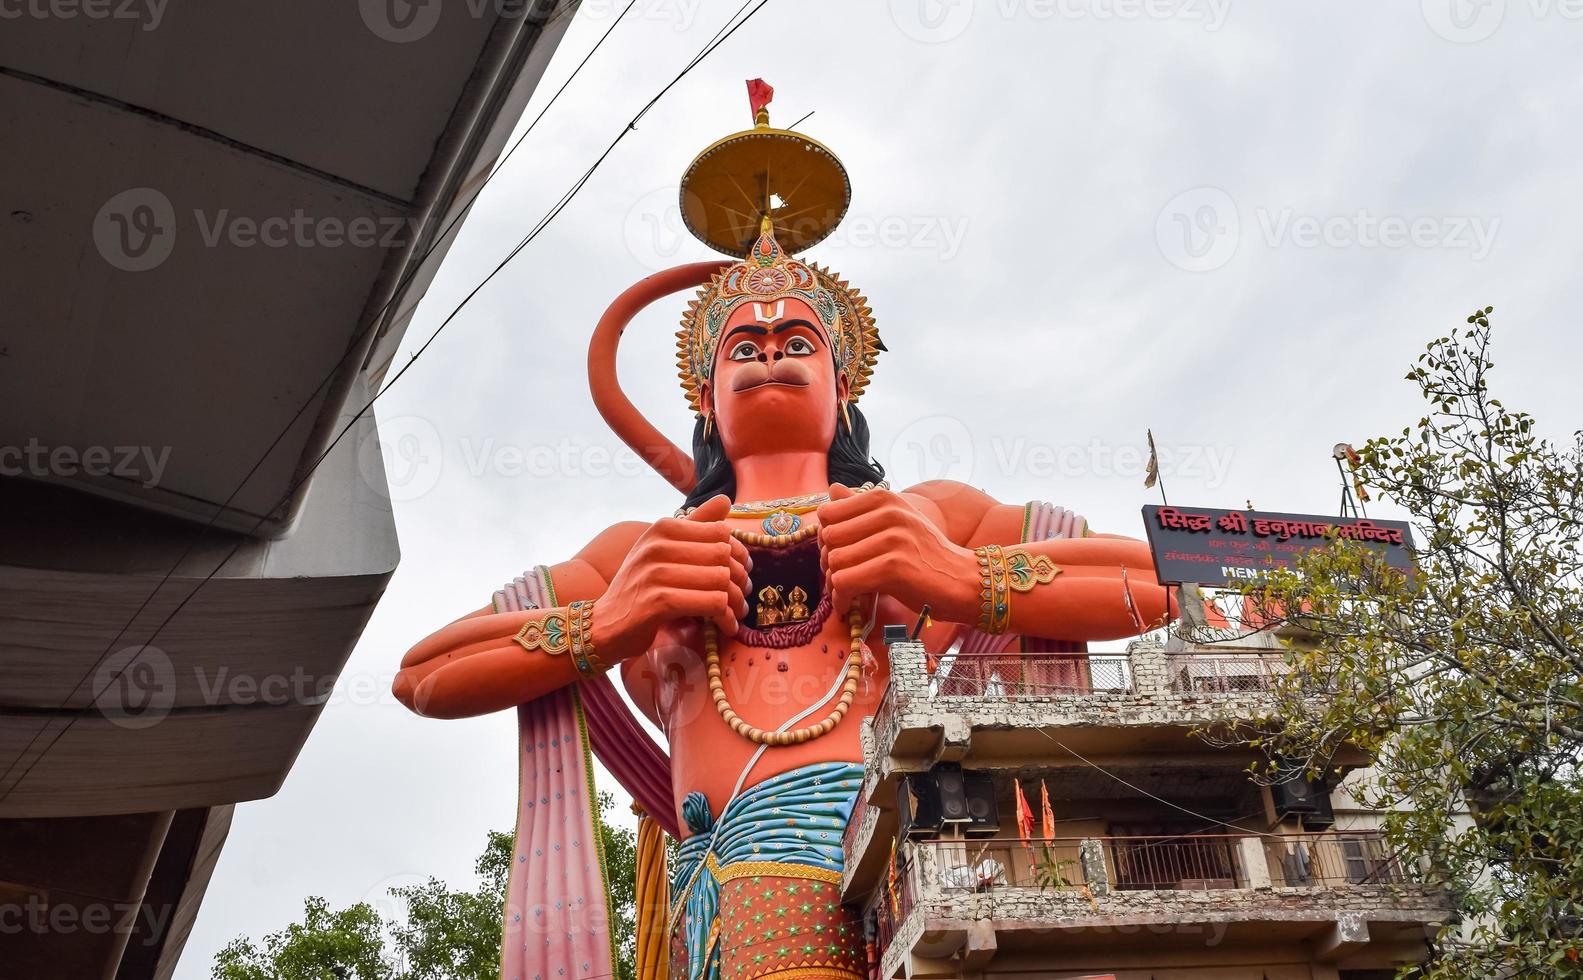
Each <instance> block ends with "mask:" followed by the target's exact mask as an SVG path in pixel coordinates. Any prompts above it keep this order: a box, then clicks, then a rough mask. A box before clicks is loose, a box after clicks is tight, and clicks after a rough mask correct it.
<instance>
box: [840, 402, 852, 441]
mask: <svg viewBox="0 0 1583 980" xmlns="http://www.w3.org/2000/svg"><path fill="white" fill-rule="evenodd" d="M846 403H847V400H846V399H845V398H843V399H841V424H842V425H844V426H846V433H847V435H851V434H852V416H850V415H848V414H847V411H846Z"/></svg>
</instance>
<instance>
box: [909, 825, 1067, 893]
mask: <svg viewBox="0 0 1583 980" xmlns="http://www.w3.org/2000/svg"><path fill="white" fill-rule="evenodd" d="M1081 845H1082V839H1081V838H1078V837H1056V838H1051V839H1048V840H1047V839H1044V838H1038V839H1033V840H1023V839H1021V838H1013V837H997V838H992V839H985V840H937V841H927V842H915V843H914V845H913V846H914V847H928V848H930V849H931V851H932V852H933V854H934V857H935V862H934V863H935V867H936V868H938V869H939V877H940V887H941V888H942V889H944V890H945V891H951V892H987V891H993V890H994V889H996V888H1044V889H1071V888H1079V889H1080V888H1082V887H1083V884H1084V880H1083V866H1082V861H1081V859H1080V857H1079V855H1080V853H1081V851H1080V848H1081Z"/></svg>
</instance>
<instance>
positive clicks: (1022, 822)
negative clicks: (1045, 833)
mask: <svg viewBox="0 0 1583 980" xmlns="http://www.w3.org/2000/svg"><path fill="white" fill-rule="evenodd" d="M1011 785H1013V786H1015V787H1016V788H1017V829H1018V830H1020V831H1021V832H1022V841H1023V846H1025V847H1027V848H1028V850H1029V851H1032V850H1033V845H1032V844H1030V843H1029V841H1030V840H1031V839H1032V838H1033V808H1032V807H1030V806H1029V805H1028V798H1027V797H1026V796H1023V795H1022V780H1020V779H1013V780H1012V781H1011Z"/></svg>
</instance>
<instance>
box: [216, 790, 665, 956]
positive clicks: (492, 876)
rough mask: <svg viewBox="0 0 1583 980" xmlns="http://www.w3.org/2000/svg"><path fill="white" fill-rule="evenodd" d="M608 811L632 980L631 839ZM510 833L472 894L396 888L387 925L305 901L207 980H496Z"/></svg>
mask: <svg viewBox="0 0 1583 980" xmlns="http://www.w3.org/2000/svg"><path fill="white" fill-rule="evenodd" d="M613 805H614V800H613V799H612V798H611V796H610V795H609V794H608V793H601V794H599V817H600V819H599V832H600V835H601V836H602V837H603V839H604V849H605V862H606V867H607V868H608V869H609V873H610V893H611V894H610V901H611V908H610V911H611V928H612V930H614V932H615V935H616V948H617V951H618V953H619V957H618V961H617V963H616V976H617V977H618V978H620V980H633V977H634V966H633V964H634V962H635V959H636V955H637V931H636V930H637V924H636V907H637V905H636V903H637V895H636V887H637V886H636V878H635V875H636V869H637V835H636V834H634V833H633V832H632V831H630V830H624V829H622V828H620V827H615V826H612V825H611V824H610V823H609V822H608V821H607V820H606V819H605V814H606V813H607V812H608V811H609V810H610V808H611V807H612V806H613ZM514 845H515V838H514V836H513V835H512V834H509V833H502V832H499V831H491V832H490V833H489V840H488V843H487V844H486V845H485V848H484V852H483V853H482V854H480V855H479V857H478V860H477V862H475V864H474V870H475V871H476V872H477V874H478V879H479V883H478V887H477V888H475V889H474V890H473V891H470V892H468V891H453V890H452V889H451V888H450V887H449V886H447V885H446V884H445V882H443V881H440V880H438V879H436V878H430V879H429V880H428V881H426V882H424V883H423V884H421V885H409V886H406V887H402V888H393V889H391V890H390V894H391V895H392V896H393V897H394V898H396V899H399V900H400V902H399V904H401V905H404V906H405V908H406V913H405V917H404V918H386V917H384V916H382V915H381V914H380V913H379V912H378V911H377V910H376V909H375V908H374V907H373V906H372V905H370V904H369V903H367V902H359V903H358V904H356V905H353V906H351V907H350V908H346V909H342V910H340V911H331V910H330V908H329V906H328V904H327V903H326V902H325V900H324V899H322V898H319V897H317V896H311V897H309V898H308V899H307V900H306V901H305V902H304V903H303V918H302V921H301V922H298V923H293V924H291V925H289V926H287V927H286V928H285V929H282V930H281V931H280V932H274V933H270V934H269V935H267V936H265V937H264V939H263V942H262V944H258V943H254V942H253V941H252V940H251V939H248V938H247V937H245V936H244V937H239V938H237V939H235V940H233V941H232V942H231V943H230V945H228V946H226V947H225V949H223V950H221V951H220V952H219V953H218V954H217V955H216V956H215V960H214V967H213V970H212V971H211V973H210V976H211V977H212V978H213V980H496V978H497V977H498V976H499V974H500V939H501V921H502V912H503V909H504V907H505V894H506V883H507V881H508V879H509V878H510V875H511V863H512V852H513V850H514V849H515V848H514Z"/></svg>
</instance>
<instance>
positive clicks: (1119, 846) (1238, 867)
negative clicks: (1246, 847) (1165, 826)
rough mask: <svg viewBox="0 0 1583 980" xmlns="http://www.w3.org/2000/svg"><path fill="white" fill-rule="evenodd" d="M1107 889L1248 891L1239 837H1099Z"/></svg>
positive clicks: (1198, 835) (1211, 835)
mask: <svg viewBox="0 0 1583 980" xmlns="http://www.w3.org/2000/svg"><path fill="white" fill-rule="evenodd" d="M1099 840H1100V841H1101V843H1103V845H1104V848H1105V863H1106V866H1107V867H1108V868H1109V871H1110V887H1111V888H1113V889H1116V890H1117V891H1159V890H1202V889H1222V888H1227V889H1229V888H1246V887H1248V875H1247V871H1246V869H1245V868H1244V867H1243V866H1242V853H1241V848H1240V846H1239V842H1240V841H1241V840H1242V838H1241V837H1238V836H1234V835H1225V834H1194V835H1183V836H1171V837H1102V838H1099Z"/></svg>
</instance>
